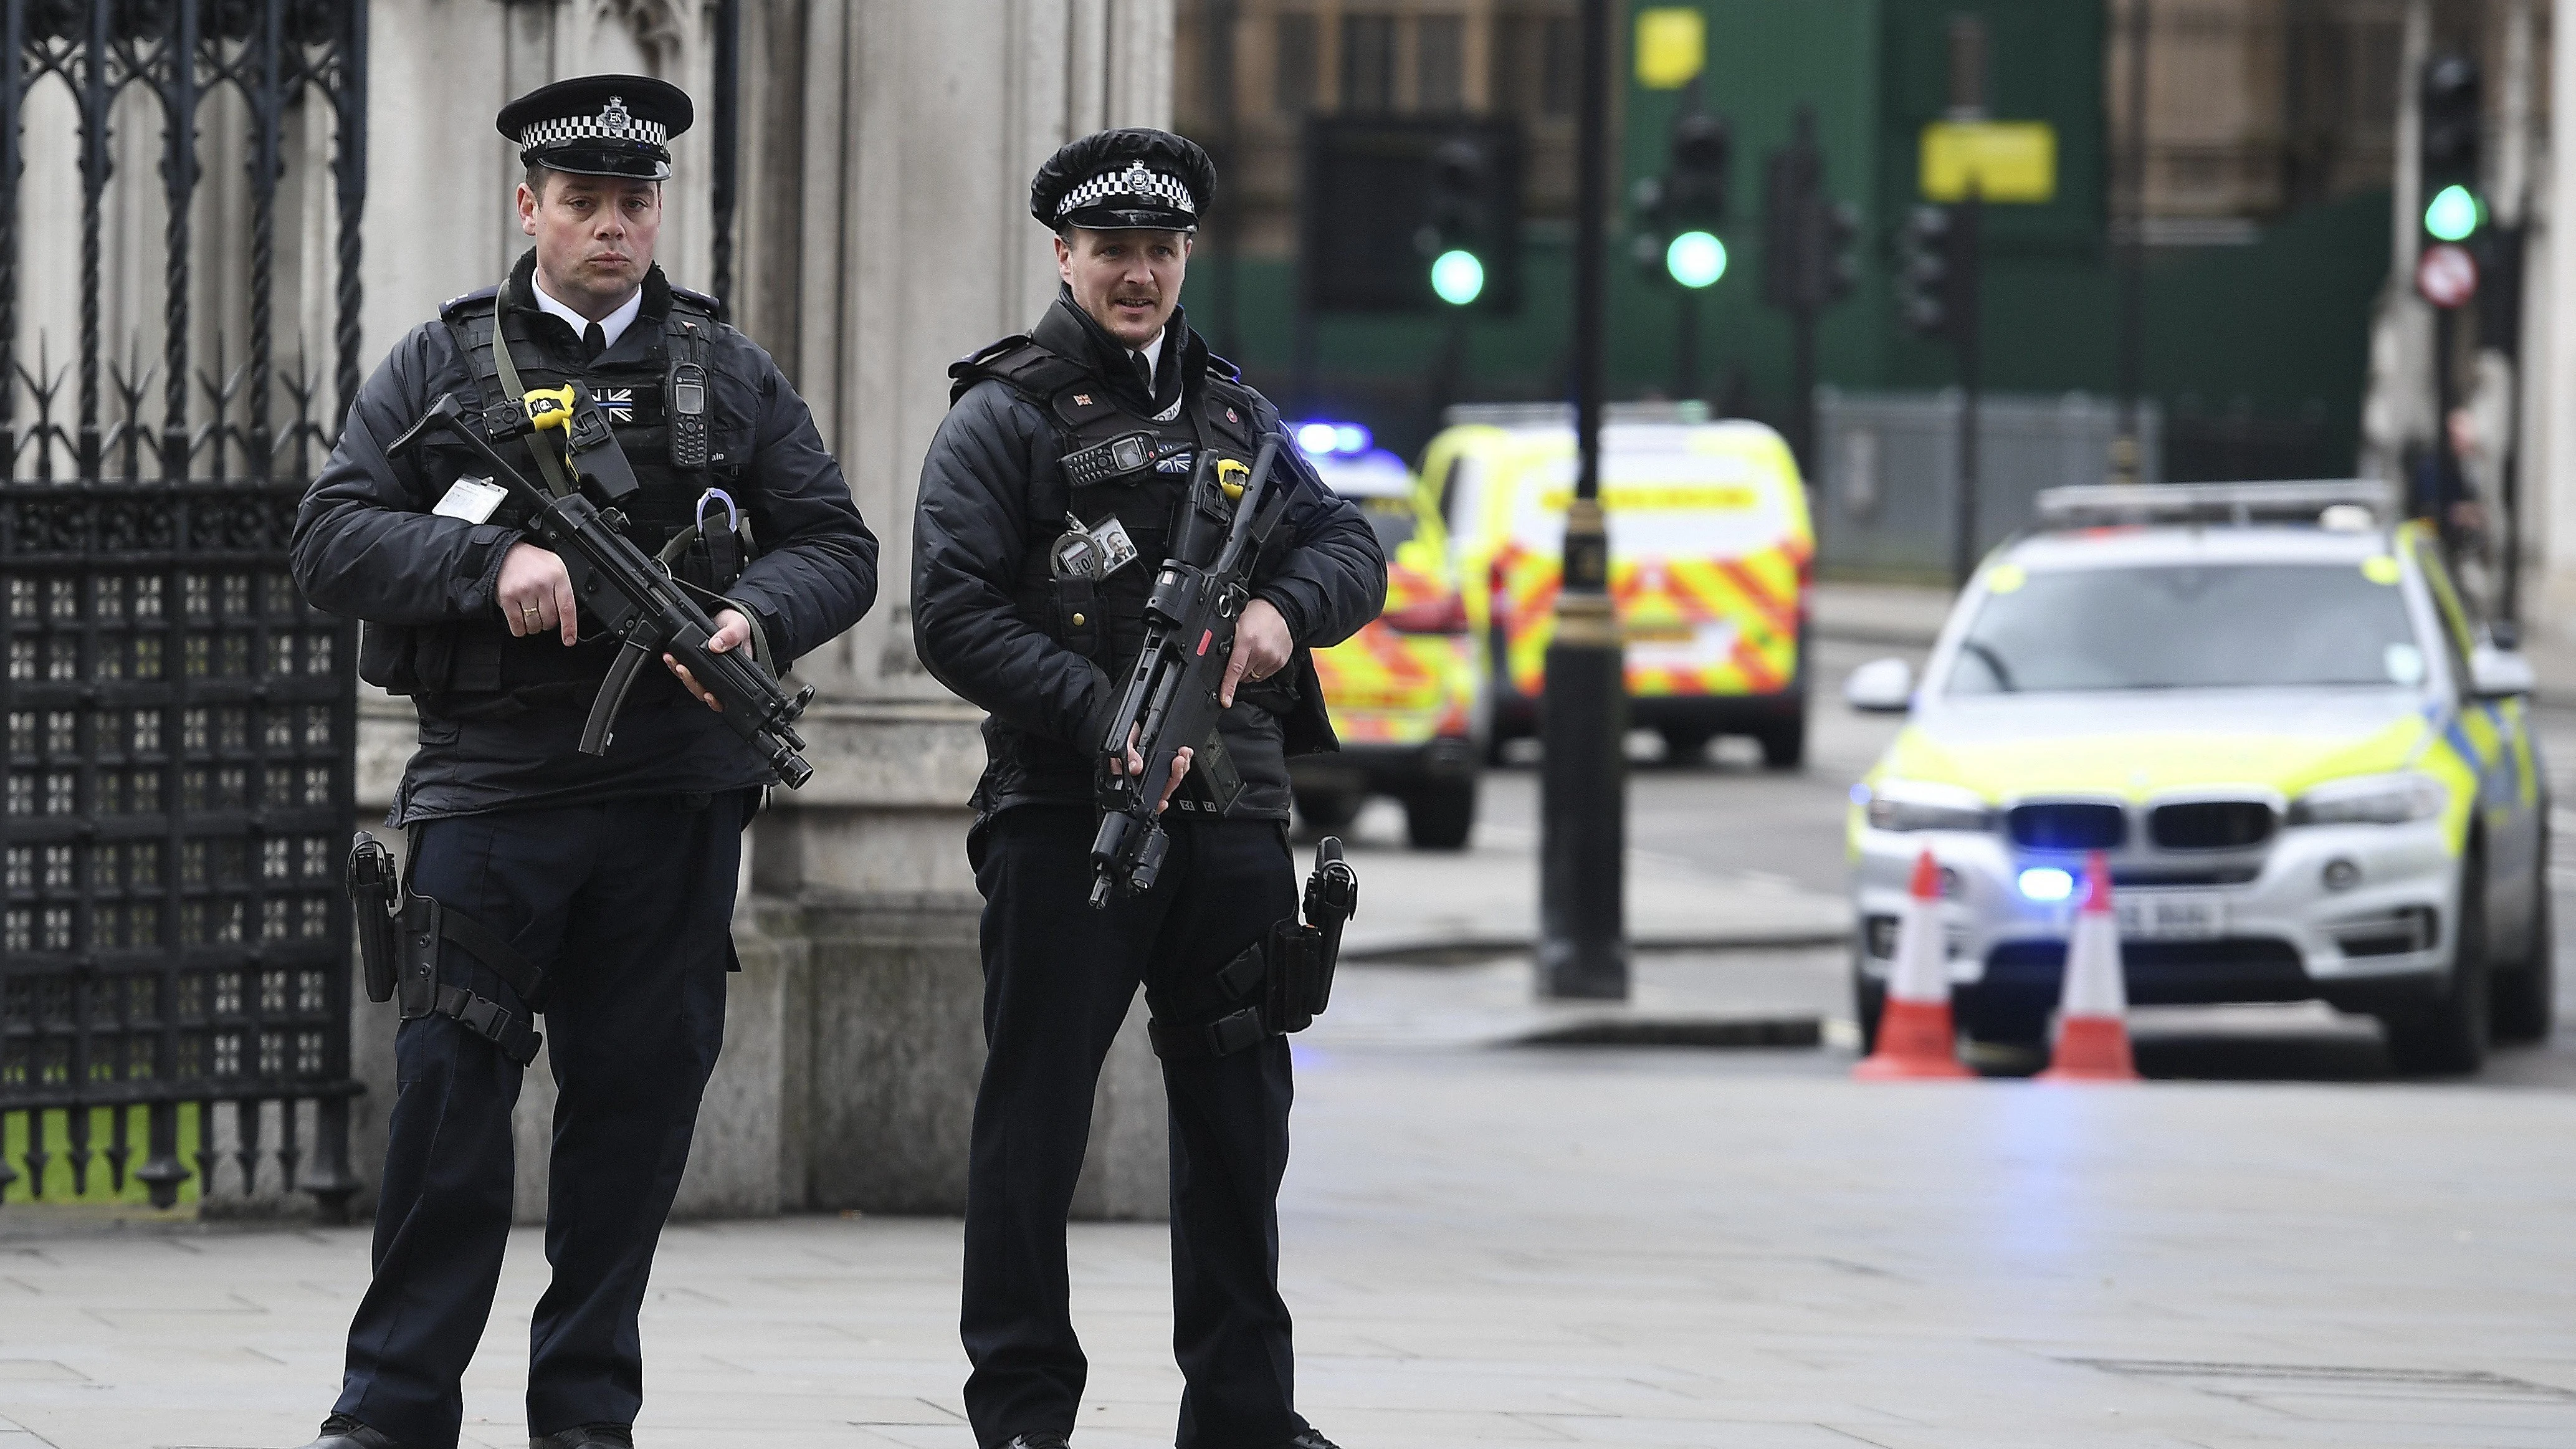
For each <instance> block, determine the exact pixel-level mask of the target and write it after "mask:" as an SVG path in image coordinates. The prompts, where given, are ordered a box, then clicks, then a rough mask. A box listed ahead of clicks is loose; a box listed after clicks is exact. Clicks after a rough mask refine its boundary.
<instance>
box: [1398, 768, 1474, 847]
mask: <svg viewBox="0 0 2576 1449" xmlns="http://www.w3.org/2000/svg"><path fill="white" fill-rule="evenodd" d="M1475 828H1476V777H1475V776H1473V775H1470V776H1468V777H1467V778H1465V779H1463V780H1434V781H1431V782H1430V783H1429V784H1426V785H1423V786H1421V787H1420V788H1418V789H1416V790H1415V791H1414V792H1413V793H1411V794H1410V795H1407V796H1406V797H1405V799H1404V838H1405V839H1406V840H1407V841H1409V842H1411V844H1412V846H1413V848H1414V849H1416V850H1464V849H1465V848H1466V846H1467V836H1468V834H1469V832H1471V831H1473V830H1474V829H1475Z"/></svg>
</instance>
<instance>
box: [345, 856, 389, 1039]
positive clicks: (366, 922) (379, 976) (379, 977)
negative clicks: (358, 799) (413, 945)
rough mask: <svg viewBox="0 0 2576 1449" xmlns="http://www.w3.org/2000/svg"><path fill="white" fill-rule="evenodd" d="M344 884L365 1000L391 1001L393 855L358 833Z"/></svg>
mask: <svg viewBox="0 0 2576 1449" xmlns="http://www.w3.org/2000/svg"><path fill="white" fill-rule="evenodd" d="M345 883H346V885H347V886H348V890H349V907H350V909H351V910H352V911H353V912H355V913H356V915H357V918H358V963H359V965H360V966H361V967H362V968H363V969H364V972H365V978H366V983H367V999H368V1000H369V1001H391V1000H393V996H394V974H395V972H396V971H397V970H398V969H399V967H398V965H397V962H396V960H395V955H394V953H395V950H396V946H395V939H394V899H395V897H397V896H398V895H400V894H401V893H402V878H401V876H400V874H399V873H398V872H397V871H396V870H395V869H394V853H393V852H392V851H390V850H387V849H386V848H385V843H384V842H383V841H381V840H378V839H376V838H375V837H374V836H372V835H369V834H368V833H367V832H365V831H363V830H361V831H359V832H358V838H357V839H356V840H355V841H354V842H352V843H351V844H350V846H349V868H348V874H347V878H346V882H345Z"/></svg>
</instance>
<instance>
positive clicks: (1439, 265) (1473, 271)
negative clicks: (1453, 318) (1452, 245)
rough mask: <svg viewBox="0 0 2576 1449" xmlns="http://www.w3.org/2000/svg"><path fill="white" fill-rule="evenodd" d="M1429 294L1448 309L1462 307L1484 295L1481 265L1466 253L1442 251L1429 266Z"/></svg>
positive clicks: (1482, 266)
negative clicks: (1436, 296)
mask: <svg viewBox="0 0 2576 1449" xmlns="http://www.w3.org/2000/svg"><path fill="white" fill-rule="evenodd" d="M1431 290H1432V291H1433V292H1435V293H1438V294H1439V297H1440V300H1441V301H1443V302H1446V303H1448V304H1449V305H1450V306H1452V307H1464V306H1466V305H1467V304H1468V303H1470V302H1473V301H1475V300H1476V298H1478V297H1479V296H1481V295H1483V294H1484V290H1485V264H1484V263H1483V262H1481V261H1478V260H1477V259H1476V254H1475V253H1474V252H1470V251H1446V252H1442V253H1441V254H1440V255H1439V257H1438V258H1437V259H1436V260H1434V261H1433V262H1432V263H1431Z"/></svg>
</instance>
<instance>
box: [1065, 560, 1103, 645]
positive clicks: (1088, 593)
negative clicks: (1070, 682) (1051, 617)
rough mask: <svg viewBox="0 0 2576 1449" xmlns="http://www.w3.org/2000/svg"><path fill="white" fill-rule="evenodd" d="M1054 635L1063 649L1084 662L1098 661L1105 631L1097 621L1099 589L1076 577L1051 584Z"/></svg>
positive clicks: (1069, 576)
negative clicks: (1053, 600)
mask: <svg viewBox="0 0 2576 1449" xmlns="http://www.w3.org/2000/svg"><path fill="white" fill-rule="evenodd" d="M1055 614H1056V618H1055V626H1056V629H1055V632H1056V637H1057V638H1058V639H1060V640H1062V641H1064V647H1065V648H1067V649H1070V650H1072V651H1073V652H1074V653H1076V654H1079V655H1081V656H1082V657H1083V658H1085V659H1094V658H1098V657H1099V654H1100V641H1101V639H1102V638H1103V637H1104V634H1105V631H1104V630H1103V629H1102V627H1101V620H1100V586H1099V585H1097V584H1095V583H1093V582H1092V581H1091V580H1089V579H1087V578H1084V577H1082V576H1081V575H1079V574H1067V575H1059V576H1057V577H1056V580H1055Z"/></svg>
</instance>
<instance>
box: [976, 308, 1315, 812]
mask: <svg viewBox="0 0 2576 1449" xmlns="http://www.w3.org/2000/svg"><path fill="white" fill-rule="evenodd" d="M1064 305H1068V304H1061V303H1060V304H1059V306H1064ZM1057 320H1058V319H1056V318H1053V317H1050V318H1049V319H1048V321H1047V322H1044V323H1041V324H1040V329H1039V335H1041V336H1044V335H1046V333H1047V332H1048V330H1049V324H1051V323H1054V322H1056V321H1057ZM1050 340H1062V339H1053V338H1051V339H1050ZM1191 355H1192V349H1189V348H1184V347H1175V348H1173V349H1172V350H1171V361H1170V363H1169V364H1168V365H1170V366H1174V367H1180V366H1186V365H1188V359H1189V358H1190V357H1191ZM1197 355H1199V356H1202V357H1204V358H1205V360H1206V365H1205V368H1204V370H1203V371H1202V373H1201V374H1200V375H1199V376H1198V377H1195V378H1184V379H1183V382H1182V386H1181V390H1180V396H1179V397H1178V399H1176V400H1175V401H1174V402H1173V403H1172V404H1170V405H1169V407H1168V409H1167V411H1165V412H1164V413H1162V414H1160V415H1158V416H1153V417H1146V416H1140V415H1139V414H1137V413H1136V412H1135V411H1134V410H1133V408H1132V407H1131V406H1130V405H1129V403H1128V402H1127V401H1126V400H1125V398H1124V394H1122V393H1119V392H1114V391H1112V390H1111V389H1109V388H1107V387H1105V386H1103V385H1102V383H1101V380H1100V375H1099V374H1098V373H1097V372H1095V371H1094V370H1092V369H1091V368H1090V367H1087V366H1084V365H1083V364H1082V363H1080V362H1077V361H1075V360H1073V359H1071V358H1068V357H1066V356H1065V355H1063V354H1062V353H1060V352H1058V351H1056V350H1054V349H1053V348H1051V347H1049V346H1047V345H1046V344H1045V343H1044V342H1041V341H1039V340H1037V339H1036V338H1033V337H1030V336H1015V337H1006V338H1003V339H1002V340H1001V341H999V342H996V343H994V344H992V345H991V346H989V347H986V348H984V349H982V350H981V351H978V352H976V353H974V354H973V355H971V356H969V357H967V358H965V359H964V360H962V361H960V362H958V363H956V364H955V365H953V366H951V367H950V368H949V369H948V375H949V377H950V378H951V379H952V383H951V386H950V389H949V401H950V404H951V405H952V406H953V405H954V404H955V403H956V401H957V400H958V399H959V398H962V397H964V396H965V395H966V391H967V389H969V388H971V387H973V386H974V385H975V384H976V383H978V382H980V381H982V380H983V379H985V378H988V377H989V378H993V379H996V380H998V381H1000V382H1002V383H1003V384H1004V385H1006V386H1008V387H1009V388H1011V389H1012V390H1013V391H1014V392H1017V393H1019V394H1020V395H1021V396H1022V397H1025V398H1027V399H1028V400H1030V401H1031V402H1033V403H1035V404H1037V405H1038V406H1039V407H1040V408H1041V409H1042V410H1044V412H1045V413H1046V416H1047V421H1048V423H1049V425H1050V426H1051V427H1052V429H1053V431H1054V434H1055V449H1054V452H1055V462H1056V466H1055V468H1054V469H1053V470H1052V471H1049V470H1043V469H1041V470H1037V471H1036V472H1034V473H1033V474H1032V476H1031V477H1030V479H1029V517H1030V521H1031V527H1032V528H1033V529H1034V530H1037V531H1038V533H1037V537H1035V538H1034V539H1032V540H1030V544H1031V546H1030V547H1028V548H1027V549H1026V550H1025V551H1024V552H1023V554H1022V556H1021V563H1020V572H1019V577H1018V580H1017V583H1016V586H1015V588H1014V591H1013V593H1014V601H1015V603H1016V604H1017V606H1018V608H1017V612H1018V613H1019V615H1020V617H1021V618H1023V619H1026V620H1028V621H1029V622H1030V623H1032V624H1034V625H1036V626H1037V627H1038V628H1040V629H1042V630H1044V631H1045V632H1046V634H1047V635H1048V637H1050V638H1052V639H1054V640H1055V641H1056V642H1057V643H1060V644H1062V645H1064V646H1065V647H1066V648H1068V649H1071V650H1073V651H1074V652H1075V653H1078V654H1081V655H1083V656H1084V657H1085V658H1088V659H1090V660H1092V661H1093V662H1094V663H1096V664H1098V665H1099V666H1100V667H1101V668H1102V670H1104V671H1105V672H1106V673H1107V674H1108V675H1109V676H1110V678H1112V679H1123V678H1124V677H1125V676H1126V674H1127V673H1128V671H1130V670H1131V669H1133V668H1134V666H1135V663H1136V659H1137V656H1138V655H1140V654H1142V653H1143V652H1144V648H1145V624H1144V614H1145V598H1146V595H1147V593H1148V592H1149V591H1150V590H1151V588H1152V586H1153V580H1154V574H1155V571H1156V567H1157V565H1159V564H1160V563H1161V562H1162V561H1163V560H1164V559H1166V558H1168V557H1170V556H1171V554H1172V551H1173V546H1174V543H1175V541H1176V539H1177V537H1178V535H1179V533H1180V529H1181V525H1182V521H1183V515H1184V511H1185V510H1187V509H1189V508H1190V507H1192V502H1191V486H1190V485H1191V479H1192V476H1193V474H1194V472H1195V471H1196V468H1197V461H1198V453H1199V450H1200V449H1201V448H1202V447H1205V448H1207V449H1208V450H1210V451H1212V452H1213V453H1214V455H1215V458H1216V460H1217V461H1216V462H1215V463H1213V464H1212V465H1211V468H1210V474H1211V476H1214V475H1215V474H1216V472H1217V471H1218V470H1220V469H1222V470H1224V471H1225V473H1226V475H1227V476H1228V477H1229V478H1230V479H1231V480H1232V481H1236V482H1241V481H1243V480H1244V478H1245V475H1246V474H1247V473H1248V472H1249V469H1250V465H1251V463H1252V461H1253V459H1254V457H1255V455H1256V453H1257V451H1258V437H1257V434H1256V433H1255V430H1254V428H1255V425H1254V418H1255V417H1256V416H1257V413H1256V412H1255V410H1254V404H1253V399H1254V394H1253V393H1252V391H1251V389H1249V388H1247V387H1245V386H1244V385H1243V383H1242V381H1241V377H1240V374H1239V373H1237V371H1236V370H1235V368H1234V366H1233V364H1231V363H1229V362H1227V361H1225V360H1224V359H1223V358H1220V357H1217V356H1215V355H1214V354H1212V353H1205V352H1199V353H1198V354H1197ZM1238 469H1239V470H1241V471H1236V470H1238ZM1288 481H1289V480H1288V478H1287V477H1286V476H1285V475H1284V473H1283V474H1278V475H1274V478H1273V486H1285V485H1286V484H1287V483H1288ZM1201 496H1202V499H1203V500H1205V495H1204V494H1202V495H1201ZM1230 516H1231V512H1230V509H1229V510H1228V512H1227V513H1226V514H1225V515H1222V516H1216V517H1212V518H1211V519H1209V520H1208V522H1209V523H1210V524H1211V525H1212V526H1213V527H1215V528H1216V529H1217V530H1218V531H1219V532H1220V534H1221V532H1222V530H1223V529H1224V528H1225V527H1226V525H1227V524H1228V522H1230ZM1111 519H1115V520H1116V521H1117V523H1118V525H1119V526H1120V527H1121V528H1123V529H1124V530H1125V532H1126V535H1127V537H1128V538H1129V539H1130V540H1131V541H1132V543H1133V545H1134V547H1135V551H1136V557H1135V560H1134V561H1133V562H1131V563H1128V564H1126V565H1125V566H1123V567H1121V568H1118V569H1116V570H1115V571H1113V572H1111V573H1110V574H1109V575H1108V576H1107V577H1106V578H1104V579H1102V580H1100V581H1099V582H1098V583H1096V584H1094V583H1090V582H1088V581H1085V580H1081V579H1074V578H1059V577H1057V576H1056V571H1055V570H1054V569H1053V567H1052V564H1051V560H1052V558H1053V555H1054V552H1055V551H1054V549H1053V548H1052V547H1050V546H1049V544H1050V543H1052V542H1053V541H1055V540H1056V539H1058V538H1059V537H1060V536H1061V535H1062V534H1063V533H1065V532H1068V531H1072V530H1074V529H1084V530H1098V529H1099V528H1100V527H1101V526H1102V525H1103V524H1104V523H1106V522H1107V521H1109V520H1111ZM1291 546H1292V544H1291V542H1290V540H1289V537H1288V535H1287V532H1286V531H1285V530H1282V531H1280V532H1278V533H1274V534H1273V535H1272V536H1271V539H1270V542H1269V544H1268V545H1267V546H1266V547H1265V548H1264V549H1263V551H1262V554H1261V556H1260V557H1259V558H1258V559H1257V560H1256V561H1255V563H1254V566H1253V571H1252V576H1253V580H1254V582H1255V583H1256V584H1258V583H1259V581H1260V580H1261V579H1262V578H1264V577H1266V576H1267V575H1268V574H1269V572H1270V571H1271V570H1272V569H1274V568H1275V567H1277V564H1278V561H1279V559H1280V557H1281V556H1282V555H1284V554H1285V553H1286V552H1287V551H1288V549H1289V548H1290V547H1291ZM1235 701H1236V704H1237V706H1238V707H1241V706H1252V707H1254V708H1257V709H1261V710H1265V711H1267V712H1269V713H1270V714H1271V715H1272V716H1274V717H1276V719H1277V720H1278V722H1279V729H1280V732H1281V734H1280V739H1281V745H1282V746H1284V749H1285V751H1286V753H1287V754H1290V755H1297V754H1306V753H1312V752H1315V751H1319V750H1330V749H1334V748H1336V747H1337V745H1336V741H1335V740H1334V737H1333V730H1332V723H1331V720H1330V718H1329V717H1328V716H1327V714H1326V712H1325V708H1324V700H1323V693H1322V689H1321V687H1320V684H1319V682H1318V681H1317V680H1316V677H1315V668H1314V662H1313V658H1312V656H1311V654H1310V652H1309V651H1308V650H1307V649H1306V648H1305V647H1304V646H1302V645H1301V646H1299V647H1298V649H1297V652H1296V657H1295V660H1294V662H1293V663H1292V664H1291V666H1290V667H1289V668H1287V669H1283V670H1281V671H1280V672H1279V673H1278V674H1276V675H1273V676H1272V677H1271V678H1269V679H1265V680H1259V681H1253V680H1246V681H1244V682H1243V683H1242V684H1240V685H1239V686H1237V688H1236V690H1235ZM1246 763H1247V764H1249V763H1250V762H1249V761H1247V762H1246ZM1192 793H1195V777H1194V783H1193V787H1192Z"/></svg>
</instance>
